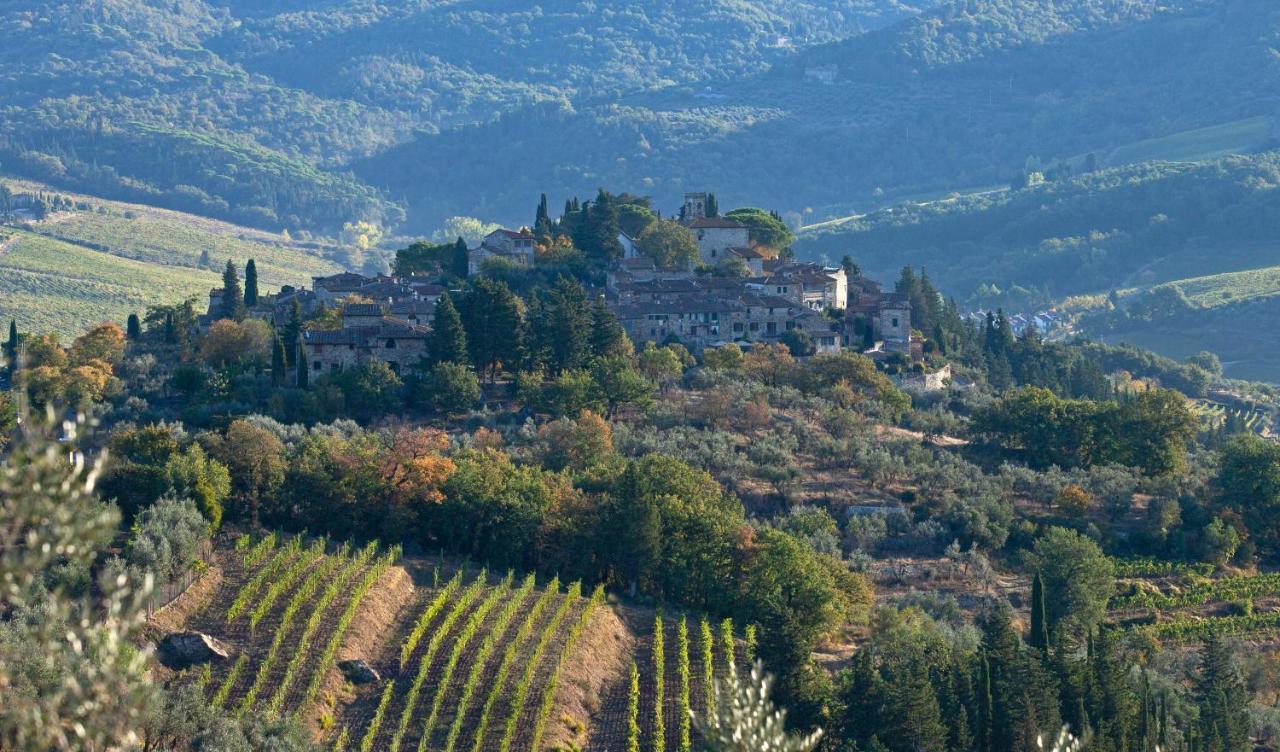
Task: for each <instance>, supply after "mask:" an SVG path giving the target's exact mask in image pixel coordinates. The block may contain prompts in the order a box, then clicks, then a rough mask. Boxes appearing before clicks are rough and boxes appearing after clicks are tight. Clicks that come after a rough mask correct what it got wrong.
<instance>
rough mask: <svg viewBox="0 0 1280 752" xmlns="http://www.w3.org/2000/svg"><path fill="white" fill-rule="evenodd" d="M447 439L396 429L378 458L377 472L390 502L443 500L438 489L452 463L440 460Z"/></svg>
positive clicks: (422, 431)
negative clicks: (389, 495) (391, 498)
mask: <svg viewBox="0 0 1280 752" xmlns="http://www.w3.org/2000/svg"><path fill="white" fill-rule="evenodd" d="M448 449H449V436H448V434H446V433H445V432H444V431H438V430H436V429H434V428H418V429H411V428H396V429H393V430H392V431H391V432H390V434H389V436H388V438H387V442H386V448H385V449H384V450H383V451H382V453H381V454H380V456H379V457H378V472H379V473H380V474H381V476H382V477H383V478H385V479H386V482H387V484H388V485H389V486H390V488H391V494H392V497H393V500H394V501H397V502H400V503H403V502H407V501H415V500H417V501H428V502H431V503H439V502H440V501H443V500H444V494H443V493H442V492H441V490H440V488H441V486H443V485H444V482H445V481H447V480H448V479H449V476H450V475H452V474H453V471H454V464H453V460H451V459H449V458H448V457H446V456H444V453H445V452H446V451H447V450H448Z"/></svg>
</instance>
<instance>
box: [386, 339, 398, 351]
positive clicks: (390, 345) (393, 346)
mask: <svg viewBox="0 0 1280 752" xmlns="http://www.w3.org/2000/svg"><path fill="white" fill-rule="evenodd" d="M387 349H388V350H394V349H396V341H395V340H394V339H388V340H387Z"/></svg>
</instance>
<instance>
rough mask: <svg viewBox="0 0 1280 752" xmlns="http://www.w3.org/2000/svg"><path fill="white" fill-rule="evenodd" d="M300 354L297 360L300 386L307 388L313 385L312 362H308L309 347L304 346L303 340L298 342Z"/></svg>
mask: <svg viewBox="0 0 1280 752" xmlns="http://www.w3.org/2000/svg"><path fill="white" fill-rule="evenodd" d="M297 351H298V355H297V357H296V358H295V360H296V361H297V363H298V388H299V389H306V388H307V387H309V386H310V385H311V364H309V363H307V349H306V348H305V347H303V346H302V341H301V340H299V341H298V343H297Z"/></svg>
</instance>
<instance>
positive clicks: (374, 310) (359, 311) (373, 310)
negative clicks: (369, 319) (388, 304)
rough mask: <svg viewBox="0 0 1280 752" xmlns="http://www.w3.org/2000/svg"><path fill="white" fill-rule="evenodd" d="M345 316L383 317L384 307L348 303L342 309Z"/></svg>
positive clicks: (372, 304) (371, 304) (374, 304)
mask: <svg viewBox="0 0 1280 752" xmlns="http://www.w3.org/2000/svg"><path fill="white" fill-rule="evenodd" d="M342 315H343V316H381V315H382V306H380V305H378V304H377V303H348V304H347V305H346V306H345V307H344V308H343V309H342Z"/></svg>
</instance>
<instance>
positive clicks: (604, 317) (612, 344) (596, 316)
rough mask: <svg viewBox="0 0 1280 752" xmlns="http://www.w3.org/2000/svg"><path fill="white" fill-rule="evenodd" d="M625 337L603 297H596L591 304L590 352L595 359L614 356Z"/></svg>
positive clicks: (616, 318)
mask: <svg viewBox="0 0 1280 752" xmlns="http://www.w3.org/2000/svg"><path fill="white" fill-rule="evenodd" d="M626 336H627V335H626V332H624V331H623V330H622V327H621V326H620V325H619V324H618V317H617V316H615V315H614V313H613V311H612V310H611V309H610V308H609V306H607V305H605V302H604V296H603V295H601V296H599V297H597V298H596V299H595V302H594V303H592V304H591V352H592V353H593V354H594V355H595V356H596V357H604V356H605V355H616V354H618V350H619V348H620V347H622V342H623V340H624V339H626Z"/></svg>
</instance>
